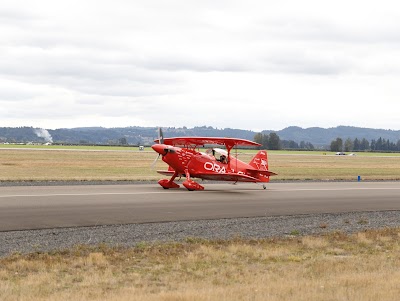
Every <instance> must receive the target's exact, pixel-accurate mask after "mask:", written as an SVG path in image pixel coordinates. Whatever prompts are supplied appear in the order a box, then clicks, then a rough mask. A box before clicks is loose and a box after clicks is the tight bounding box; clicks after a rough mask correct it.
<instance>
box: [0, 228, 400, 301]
mask: <svg viewBox="0 0 400 301" xmlns="http://www.w3.org/2000/svg"><path fill="white" fill-rule="evenodd" d="M399 283H400V229H391V230H389V229H387V230H379V231H377V230H375V231H368V232H362V233H358V234H353V235H344V234H341V233H332V234H329V235H325V236H319V237H310V236H307V237H290V238H281V239H268V240H243V239H240V238H238V239H234V240H232V241H196V240H195V239H188V240H187V241H186V242H184V243H171V244H160V245H146V244H140V245H138V246H136V247H134V248H128V249H125V248H111V247H107V246H99V247H96V248H89V247H77V248H75V249H73V250H68V251H64V252H55V253H37V254H29V255H18V254H15V255H13V256H9V257H7V258H0V299H1V300H3V301H9V300H10V301H11V300H31V301H36V300H82V301H83V300H143V301H144V300H164V301H171V300H181V301H184V300H220V301H223V300H227V301H231V300H260V301H261V300H271V301H273V300H295V301H302V300H304V301H306V300H307V301H310V300H328V301H329V300H363V301H368V300H371V301H376V300H380V301H384V300H388V301H389V300H390V301H393V300H398V299H399V296H400V285H399Z"/></svg>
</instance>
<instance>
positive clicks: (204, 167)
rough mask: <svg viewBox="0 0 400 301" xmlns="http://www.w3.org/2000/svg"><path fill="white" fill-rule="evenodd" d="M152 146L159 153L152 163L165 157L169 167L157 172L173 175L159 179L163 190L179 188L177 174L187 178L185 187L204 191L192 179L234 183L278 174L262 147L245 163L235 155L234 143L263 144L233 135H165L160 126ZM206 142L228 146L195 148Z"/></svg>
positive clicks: (261, 179)
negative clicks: (270, 166)
mask: <svg viewBox="0 0 400 301" xmlns="http://www.w3.org/2000/svg"><path fill="white" fill-rule="evenodd" d="M154 142H156V144H154V145H153V146H152V148H153V149H154V150H155V151H156V152H157V153H158V154H159V155H158V157H157V158H156V160H155V161H154V163H153V166H154V165H155V163H156V162H157V159H158V158H159V157H160V156H162V160H163V161H164V162H165V163H167V164H168V165H169V168H168V170H157V172H158V173H160V174H163V175H167V176H171V178H170V179H162V180H160V181H158V184H160V185H161V186H162V187H163V188H164V189H169V188H179V185H178V184H177V183H175V182H174V180H175V178H176V177H178V176H179V177H182V176H184V177H186V180H185V181H184V182H183V183H182V184H183V186H185V187H186V189H188V190H190V191H192V190H204V187H203V186H202V185H200V184H199V183H197V182H195V181H193V180H192V178H200V179H205V180H215V181H231V182H253V183H262V184H263V188H264V189H265V188H266V186H265V183H267V182H269V177H270V176H274V175H276V173H273V172H271V171H269V170H268V158H267V152H266V151H265V150H260V151H259V152H258V153H257V154H256V155H255V156H254V157H253V158H252V159H251V161H250V163H249V164H247V163H244V162H242V161H240V160H238V159H237V158H235V157H234V156H231V150H232V149H233V148H234V147H235V146H260V144H258V143H256V142H253V141H249V140H245V139H234V138H215V137H178V138H163V135H162V131H161V129H159V139H157V140H154ZM204 145H224V146H225V148H226V149H220V148H210V149H207V151H206V152H200V151H197V150H196V148H198V147H200V146H204Z"/></svg>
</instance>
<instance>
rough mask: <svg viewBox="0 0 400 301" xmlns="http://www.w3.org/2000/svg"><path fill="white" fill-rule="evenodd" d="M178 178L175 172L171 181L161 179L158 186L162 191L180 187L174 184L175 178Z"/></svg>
mask: <svg viewBox="0 0 400 301" xmlns="http://www.w3.org/2000/svg"><path fill="white" fill-rule="evenodd" d="M177 176H178V173H177V172H175V173H174V174H173V176H172V177H171V179H169V180H168V179H162V180H160V181H158V184H160V185H161V187H162V188H164V189H170V188H179V187H180V186H179V185H178V184H176V183H175V182H174V180H175V178H176V177H177Z"/></svg>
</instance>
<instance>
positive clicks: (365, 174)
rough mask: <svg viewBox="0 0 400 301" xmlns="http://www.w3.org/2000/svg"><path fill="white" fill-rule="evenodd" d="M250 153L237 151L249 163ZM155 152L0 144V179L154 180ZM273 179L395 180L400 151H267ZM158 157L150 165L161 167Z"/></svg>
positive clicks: (163, 164)
mask: <svg viewBox="0 0 400 301" xmlns="http://www.w3.org/2000/svg"><path fill="white" fill-rule="evenodd" d="M254 153H255V152H254V151H253V152H250V151H239V153H238V158H239V159H241V160H243V161H245V162H249V161H250V159H251V157H252V156H253V155H254ZM155 157H156V153H155V152H153V151H150V150H147V151H142V152H139V151H137V150H136V149H134V150H133V149H132V148H110V149H107V148H90V149H69V150H63V149H59V147H58V148H50V149H45V148H44V149H40V148H39V149H37V148H36V149H27V148H24V149H8V148H0V181H42V180H46V181H52V180H61V181H62V180H78V181H91V180H107V181H122V180H136V181H141V180H158V179H160V175H158V174H157V173H156V171H155V170H151V169H150V166H151V164H152V162H153V160H154V159H155ZM269 163H270V169H271V170H272V171H274V172H276V173H278V174H279V175H278V176H277V177H274V178H273V180H356V179H357V176H358V175H360V176H361V177H362V179H363V180H399V179H400V155H399V154H394V155H387V154H364V153H362V154H359V155H357V156H334V155H332V154H330V153H328V154H327V155H324V154H323V153H322V152H282V151H269ZM166 168H167V166H166V164H165V163H164V162H162V160H161V159H160V160H159V161H158V163H157V166H156V168H155V169H166Z"/></svg>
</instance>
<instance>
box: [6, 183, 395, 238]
mask: <svg viewBox="0 0 400 301" xmlns="http://www.w3.org/2000/svg"><path fill="white" fill-rule="evenodd" d="M204 186H205V189H206V190H204V191H187V190H186V189H184V188H180V189H177V190H164V189H162V188H161V187H160V186H158V184H134V185H87V186H86V185H76V186H22V187H21V186H18V187H17V186H14V187H0V231H12V230H28V229H44V228H58V227H80V226H96V225H112V224H132V223H148V222H166V221H183V220H203V219H221V218H238V217H261V216H281V215H298V214H318V213H342V212H363V211H386V210H400V183H399V182H312V183H270V184H268V187H267V189H266V190H263V189H262V187H260V186H258V185H256V184H247V183H240V184H238V185H232V184H225V183H224V184H204Z"/></svg>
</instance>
